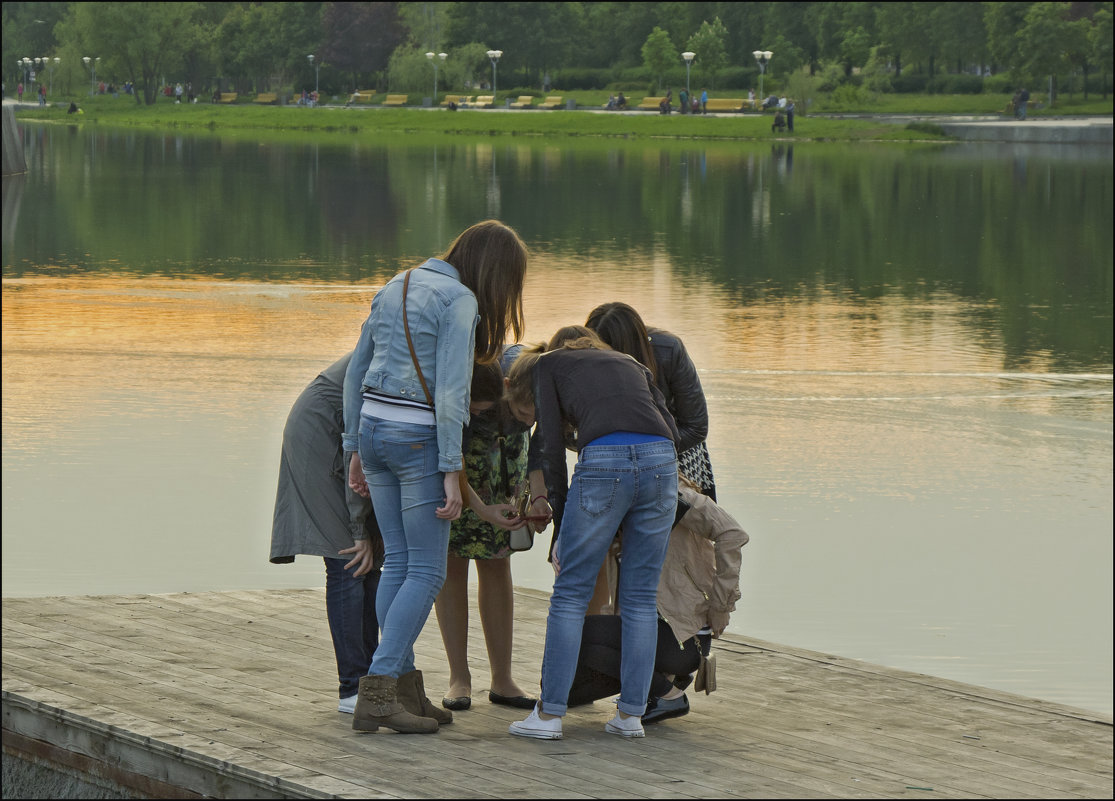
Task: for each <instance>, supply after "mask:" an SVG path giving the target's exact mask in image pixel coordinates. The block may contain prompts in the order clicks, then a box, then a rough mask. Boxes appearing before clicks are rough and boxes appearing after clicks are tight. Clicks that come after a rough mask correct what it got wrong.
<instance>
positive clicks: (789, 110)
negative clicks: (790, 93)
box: [786, 97, 795, 133]
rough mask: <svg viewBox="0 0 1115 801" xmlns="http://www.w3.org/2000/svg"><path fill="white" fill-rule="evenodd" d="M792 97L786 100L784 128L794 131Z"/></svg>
mask: <svg viewBox="0 0 1115 801" xmlns="http://www.w3.org/2000/svg"><path fill="white" fill-rule="evenodd" d="M794 108H795V106H794V99H793V98H792V97H791V98H789V99H788V100H787V101H786V129H787V130H788V131H789V132H790V133H793V132H794Z"/></svg>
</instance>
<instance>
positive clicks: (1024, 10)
mask: <svg viewBox="0 0 1115 801" xmlns="http://www.w3.org/2000/svg"><path fill="white" fill-rule="evenodd" d="M2 9H3V10H2V13H3V58H4V65H5V68H4V71H3V72H4V75H5V76H6V77H5V83H6V84H7V85H8V87H9V88H8V91H9V93H10V92H11V89H10V87H11V86H12V85H13V84H14V83H15V82H17V81H23V82H24V83H26V82H28V81H29V80H30V79H31V72H32V71H34V72H35V79H34V80H37V81H38V82H39V83H45V82H47V81H49V82H50V84H51V85H50V91H51V92H52V93H53V94H55V95H57V94H63V95H80V94H83V93H84V92H85V87H86V86H89V87H90V89H91V90H92V89H95V88H96V85H97V84H99V83H101V82H106V83H114V84H116V85H121V84H123V83H125V82H131V83H133V84H134V85H135V87H136V89H137V91H136V92H135V98H136V102H144V103H148V104H150V103H154V102H155V101H156V99H157V98H158V96H159V92H160V90H161V89H162V88H163V87H164V86H165V85H167V84H168V83H178V82H182V83H189V84H191V85H192V87H193V88H194V90H195V92H196V93H197V94H202V93H203V92H207V91H210V90H211V89H213V88H220V89H222V90H224V91H240V92H245V93H250V92H253V91H256V92H262V91H280V90H284V89H294V90H295V91H300V90H302V89H308V90H311V91H312V90H314V89H320V91H321V93H322V94H323V95H327V96H328V95H338V94H339V95H344V94H347V93H349V92H352V91H355V90H358V89H373V90H377V91H395V92H427V93H428V92H429V91H430V89H431V88H432V85H433V80H434V75H435V69H436V71H437V80H438V87H439V89H440V90H441V91H454V90H463V89H466V88H468V87H484V86H487V85H490V84H492V83H495V84H496V86H497V87H498V88H500V89H501V91H502V93H504V94H508V93H512V92H514V91H515V90H516V89H518V90H521V91H524V92H526V91H532V90H548V89H550V88H553V89H554V90H557V91H560V90H563V89H564V90H576V89H609V88H610V89H613V90H623V91H628V92H632V93H638V92H641V91H646V92H653V91H656V90H657V89H659V88H661V87H662V86H664V85H675V86H676V85H680V84H682V83H684V81H685V79H686V77H687V65H686V63H685V61H684V60H683V58H682V55H681V54H682V53H692V54H693V57H692V59H691V63H690V64H689V65H688V70H689V71H690V72H691V77H692V79H693V80H694V81H696V82H697V83H699V84H701V85H707V86H709V87H710V88H713V89H717V88H721V89H746V88H751V87H755V86H757V85H758V83H759V66H758V64H757V62H756V59H755V57H754V56H753V55H752V53H753V52H754V51H769V52H770V53H772V56H771V57H770V61H769V64H768V65H767V66H766V72H765V74H764V76H763V78H764V79H765V81H766V82H767V86H769V87H771V88H774V87H781V88H783V89H784V90H785V89H790V90H791V91H792V89H793V86H792V84H793V81H794V80H801V81H805V80H806V79H809V80H812V81H813V86H814V87H815V86H817V85H823V86H825V87H826V88H827V89H829V90H838V89H839V88H840V86H842V85H848V86H853V87H854V86H861V85H862V86H867V87H868V88H870V89H871V90H872V91H884V92H885V91H940V92H973V91H974V92H978V91H985V90H987V88H988V86H991V87H994V89H993V90H994V91H1007V87H1013V86H1019V85H1022V84H1024V83H1029V84H1031V85H1033V86H1039V85H1040V86H1042V87H1043V88H1044V87H1045V86H1046V82H1047V81H1048V85H1049V88H1050V89H1052V90H1053V91H1054V92H1055V91H1056V90H1057V87H1058V86H1067V87H1069V88H1070V90H1073V91H1075V90H1082V91H1083V92H1084V93H1085V95H1087V92H1088V91H1089V90H1091V91H1093V92H1102V93H1103V95H1104V97H1106V95H1107V92H1108V91H1109V83H1110V78H1111V75H1112V3H1110V2H749V3H738V2H720V3H703V2H692V3H690V2H662V3H638V2H634V3H627V2H589V3H582V2H546V3H529V2H528V3H516V2H499V3H490V2H434V3H417V2H405V3H330V2H322V3H302V2H290V3H285V2H283V3H280V2H274V3H268V2H264V3H235V2H234V3H203V2H185V3H154V2H136V3H112V2H99V3H80V2H75V3H50V2H44V3H35V2H32V3H19V2H13V3H4V4H3V6H2ZM489 51H500V56H499V57H498V59H497V60H494V63H493V59H492V58H491V57H490V56H489V55H488V54H489ZM441 53H445V54H446V57H445V58H444V59H441V58H440V56H439V54H441ZM431 54H432V56H433V57H432V58H431ZM310 56H313V58H310ZM94 70H95V71H96V74H95V76H94ZM94 77H95V79H96V80H95V81H94ZM818 82H820V84H818ZM799 94H801V92H799ZM1051 100H1052V98H1051Z"/></svg>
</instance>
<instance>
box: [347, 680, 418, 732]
mask: <svg viewBox="0 0 1115 801" xmlns="http://www.w3.org/2000/svg"><path fill="white" fill-rule="evenodd" d="M398 682H399V680H398V679H396V678H395V677H394V676H362V677H361V678H360V691H359V694H358V695H357V696H356V710H355V711H354V712H353V715H352V728H354V729H356V730H357V731H375V730H377V729H378V728H379V727H380V726H386V727H387V728H389V729H394V730H395V731H397V732H400V733H402V734H428V733H431V732H436V731H437V726H438V724H437V721H436V720H434V719H433V718H429V717H421V716H418V715H412V714H411V713H410V712H407V711H406V710H405V709H404V708H403V705H402V704H401V703H399V698H398V690H397V687H398Z"/></svg>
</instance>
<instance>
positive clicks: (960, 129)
mask: <svg viewBox="0 0 1115 801" xmlns="http://www.w3.org/2000/svg"><path fill="white" fill-rule="evenodd" d="M933 122H935V123H936V124H937V125H939V126H940V127H941V130H943V131H944V132H945V133H946V134H948V135H949V136H953V137H956V138H957V139H963V140H965V141H969V142H1019V143H1028V144H1038V143H1041V144H1058V145H1103V144H1106V145H1110V144H1111V143H1112V139H1111V130H1112V125H1111V118H1110V117H1107V118H1101V119H1064V120H1050V119H1040V120H1006V119H1004V120H999V121H986V120H971V121H958V120H941V119H938V120H934V121H933Z"/></svg>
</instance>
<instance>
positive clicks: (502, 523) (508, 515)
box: [472, 503, 523, 531]
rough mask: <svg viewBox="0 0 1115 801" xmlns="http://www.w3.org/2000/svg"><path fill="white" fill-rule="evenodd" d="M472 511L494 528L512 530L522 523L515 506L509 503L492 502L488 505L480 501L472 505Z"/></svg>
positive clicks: (519, 526)
mask: <svg viewBox="0 0 1115 801" xmlns="http://www.w3.org/2000/svg"><path fill="white" fill-rule="evenodd" d="M472 511H474V512H476V515H477V516H478V517H479V518H480V519H481V520H483V521H484V522H485V523H491V524H492V525H493V526H495V527H496V528H502V529H506V530H507V531H514V530H515V529H517V528H521V527H522V525H523V521H522V520H520V519H519V515H518V512H516V511H515V507H514V506H512V505H511V504H509V503H493V504H491V505H490V506H489V505H485V504H483V503H481V504H478V505H477V506H473V507H472Z"/></svg>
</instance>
